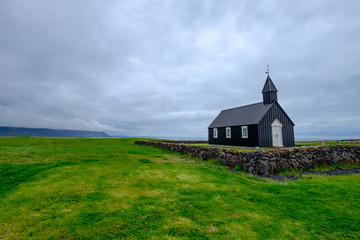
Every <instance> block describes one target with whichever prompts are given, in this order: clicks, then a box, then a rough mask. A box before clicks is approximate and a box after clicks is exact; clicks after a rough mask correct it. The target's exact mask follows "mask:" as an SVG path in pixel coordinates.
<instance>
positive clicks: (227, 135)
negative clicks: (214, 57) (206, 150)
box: [208, 74, 295, 147]
mask: <svg viewBox="0 0 360 240" xmlns="http://www.w3.org/2000/svg"><path fill="white" fill-rule="evenodd" d="M277 92H278V90H277V89H276V87H275V85H274V83H273V82H272V80H271V78H270V76H269V74H268V75H267V78H266V82H265V85H264V88H263V90H262V94H263V101H262V102H259V103H254V104H250V105H246V106H242V107H237V108H231V109H226V110H222V111H221V112H220V114H219V115H218V116H217V117H216V118H215V120H214V121H213V122H212V123H211V124H210V126H209V127H208V130H209V144H216V145H229V146H248V147H293V146H295V140H294V126H295V124H294V123H293V122H292V121H291V119H290V118H289V116H288V115H287V114H286V112H285V111H284V110H283V109H282V107H281V106H280V104H279V103H278V102H277Z"/></svg>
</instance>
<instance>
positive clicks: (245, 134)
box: [241, 126, 249, 138]
mask: <svg viewBox="0 0 360 240" xmlns="http://www.w3.org/2000/svg"><path fill="white" fill-rule="evenodd" d="M241 137H242V138H248V137H249V131H248V127H247V126H242V127H241Z"/></svg>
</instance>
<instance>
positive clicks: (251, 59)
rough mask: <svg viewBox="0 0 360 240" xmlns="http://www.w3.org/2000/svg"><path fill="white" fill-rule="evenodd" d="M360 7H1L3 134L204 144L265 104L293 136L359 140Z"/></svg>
mask: <svg viewBox="0 0 360 240" xmlns="http://www.w3.org/2000/svg"><path fill="white" fill-rule="evenodd" d="M359 12H360V1H358V0H348V1H340V0H324V1H321V0H303V1H288V0H277V1H273V0H259V1H253V0H241V1H240V0H234V1H231V0H222V1H215V0H213V1H206V0H196V1H194V0H177V1H175V0H174V1H167V0H161V1H159V0H137V1H133V0H129V1H128V0H121V1H117V0H104V1H95V0H84V1H73V0H52V1H47V0H27V1H23V0H2V1H0V91H1V94H0V126H14V127H33V128H55V129H74V130H93V131H104V132H106V133H108V134H119V135H129V136H154V137H166V138H173V139H175V138H184V139H206V138H207V127H208V126H209V125H210V123H211V122H212V121H213V120H214V119H215V117H216V116H217V115H218V114H219V113H220V111H221V110H223V109H228V108H233V107H238V106H242V105H247V104H251V103H256V102H260V101H262V94H261V90H262V88H263V85H264V83H265V79H266V74H265V71H266V65H267V64H269V65H270V76H271V78H272V80H273V82H274V84H275V86H276V87H277V89H278V91H279V92H278V101H279V104H280V105H281V106H282V107H283V109H284V110H285V111H286V112H287V114H288V115H289V116H290V118H291V119H292V120H293V122H294V123H295V125H296V126H295V139H297V140H301V139H308V140H310V139H314V140H316V139H344V138H360V105H359V102H360V95H359V93H360V14H359Z"/></svg>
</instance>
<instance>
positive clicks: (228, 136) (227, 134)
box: [226, 127, 231, 138]
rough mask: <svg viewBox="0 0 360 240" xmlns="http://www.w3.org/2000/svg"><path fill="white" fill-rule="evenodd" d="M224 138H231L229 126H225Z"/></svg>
mask: <svg viewBox="0 0 360 240" xmlns="http://www.w3.org/2000/svg"><path fill="white" fill-rule="evenodd" d="M226 138H231V127H227V128H226Z"/></svg>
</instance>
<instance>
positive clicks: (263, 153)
mask: <svg viewBox="0 0 360 240" xmlns="http://www.w3.org/2000/svg"><path fill="white" fill-rule="evenodd" d="M135 143H136V144H140V145H147V146H155V147H158V148H162V149H165V150H170V151H175V152H180V153H182V154H191V156H193V157H197V158H200V159H203V160H208V159H219V160H220V161H221V162H223V163H224V164H225V165H226V166H229V167H231V168H234V167H235V166H239V168H240V169H243V171H244V172H247V173H251V174H257V175H265V176H269V175H274V174H276V173H278V172H280V171H282V170H284V169H286V170H292V169H303V170H306V169H309V168H312V167H315V166H319V165H333V164H335V163H343V164H353V163H359V159H360V145H352V146H351V145H336V146H323V147H306V148H287V149H272V150H259V151H250V152H240V151H236V150H229V149H224V148H218V147H201V146H192V145H187V144H181V143H172V142H159V141H136V142H135Z"/></svg>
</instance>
